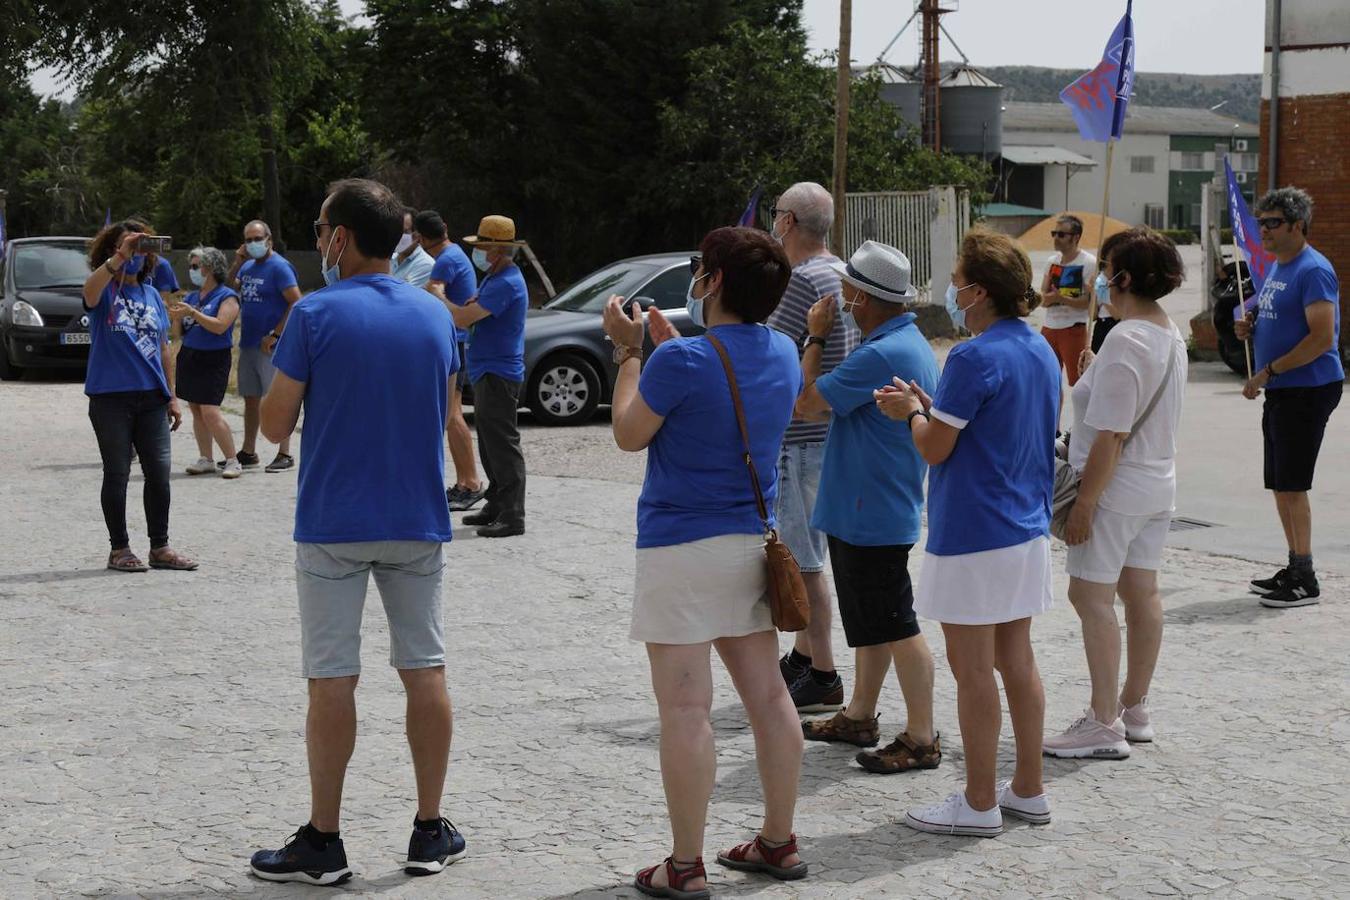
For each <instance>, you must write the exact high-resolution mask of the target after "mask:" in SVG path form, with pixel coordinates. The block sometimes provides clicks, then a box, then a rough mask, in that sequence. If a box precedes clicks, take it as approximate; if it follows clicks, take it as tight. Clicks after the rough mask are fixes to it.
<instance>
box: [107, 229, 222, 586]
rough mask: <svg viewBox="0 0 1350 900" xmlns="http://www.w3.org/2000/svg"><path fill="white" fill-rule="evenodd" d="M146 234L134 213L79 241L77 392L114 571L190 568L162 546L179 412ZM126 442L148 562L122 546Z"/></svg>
mask: <svg viewBox="0 0 1350 900" xmlns="http://www.w3.org/2000/svg"><path fill="white" fill-rule="evenodd" d="M150 235H151V230H150V227H149V226H148V225H146V224H145V223H144V222H140V221H137V220H135V219H128V220H126V221H124V222H118V223H116V224H114V225H109V226H107V227H105V228H104V229H103V230H102V231H100V232H99V233H98V234H97V235H96V236H95V237H94V239H93V241H91V242H90V245H89V264H90V266H91V267H92V268H93V271H92V272H91V273H90V275H89V278H88V279H86V280H85V283H84V292H83V293H84V307H85V309H86V310H88V311H89V335H90V347H89V368H88V371H87V374H86V375H85V381H84V392H85V394H87V395H88V396H89V420H90V422H92V423H93V426H94V434H95V435H96V436H97V437H98V449H99V454H100V455H101V456H102V457H103V490H102V494H101V496H100V500H101V502H102V506H103V520H104V522H105V523H106V524H107V527H108V538H109V542H110V543H111V544H112V551H111V552H110V553H109V554H108V568H109V569H112V570H113V571H116V572H144V571H146V569H147V568H155V569H179V570H184V571H191V570H193V569H196V568H197V563H195V562H194V561H192V560H191V559H188V558H187V557H186V556H183V555H182V554H180V553H178V552H177V551H175V550H174V549H173V548H172V547H170V546H169V466H170V455H169V432H170V431H171V430H177V428H178V426H179V425H181V424H182V422H183V413H182V412H181V411H180V409H179V408H178V401H177V399H175V398H174V394H173V368H172V366H170V365H168V363H167V359H168V353H169V313H168V310H166V309H165V308H164V301H163V300H162V299H161V298H160V296H159V292H158V291H156V290H155V289H154V287H153V286H151V285H150V284H149V283H148V282H149V279H150V276H151V274H152V273H153V272H154V270H155V262H156V259H157V257H156V255H155V254H154V253H152V252H151V253H147V252H145V250H143V249H142V240H143V239H144V238H146V237H148V236H150ZM170 422H172V426H170ZM132 448H135V450H136V451H137V453H138V454H139V455H140V461H141V471H142V472H143V473H144V474H145V498H144V499H145V519H146V525H147V526H148V530H149V532H150V535H149V536H150V565H149V566H146V564H145V563H143V562H141V560H140V558H139V557H137V556H136V554H135V553H133V552H132V550H131V540H130V538H129V537H128V536H127V479H128V478H129V477H130V475H131V451H132Z"/></svg>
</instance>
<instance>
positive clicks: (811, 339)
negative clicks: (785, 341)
mask: <svg viewBox="0 0 1350 900" xmlns="http://www.w3.org/2000/svg"><path fill="white" fill-rule="evenodd" d="M812 344H819V345H820V349H822V350H824V349H825V338H823V337H817V336H816V335H814V334H808V335H807V336H806V340H805V341H804V342H803V344H802V347H803V348H805V347H810V346H811V345H812Z"/></svg>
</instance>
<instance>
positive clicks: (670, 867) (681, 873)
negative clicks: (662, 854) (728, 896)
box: [633, 856, 712, 900]
mask: <svg viewBox="0 0 1350 900" xmlns="http://www.w3.org/2000/svg"><path fill="white" fill-rule="evenodd" d="M662 865H664V866H665V867H666V883H665V885H664V886H663V887H657V886H656V885H654V884H652V876H653V875H655V874H656V870H657V869H659V868H661V866H660V865H656V866H652V867H650V868H647V869H643V870H642V871H641V872H638V873H637V877H636V878H634V879H633V887H635V888H637V889H638V890H639V891H641V892H642V893H644V894H646V895H647V896H648V897H669V898H671V900H711V898H712V892H711V891H709V890H708V889H707V888H700V889H698V890H696V891H686V890H685V889H684V886H685V885H686V884H688V883H689V882H690V881H692V880H693V879H695V878H703V879H707V877H708V871H707V870H706V869H704V868H703V857H701V856H700V857H699V858H698V859H696V860H694V861H693V862H692V863H690V864H689V865H688V866H687V867H686V868H683V869H677V868H675V857H673V856H667V857H666V861H665V862H664V863H662Z"/></svg>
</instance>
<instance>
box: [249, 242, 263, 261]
mask: <svg viewBox="0 0 1350 900" xmlns="http://www.w3.org/2000/svg"><path fill="white" fill-rule="evenodd" d="M244 251H245V252H246V253H248V255H249V256H251V257H253V258H254V259H262V258H263V257H264V256H266V255H267V241H245V242H244Z"/></svg>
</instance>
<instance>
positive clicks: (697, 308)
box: [684, 272, 708, 328]
mask: <svg viewBox="0 0 1350 900" xmlns="http://www.w3.org/2000/svg"><path fill="white" fill-rule="evenodd" d="M707 277H708V274H707V273H706V272H705V273H703V274H702V275H700V276H698V277H697V278H692V279H690V281H689V287H688V288H687V289H686V290H685V292H684V308H685V309H686V310H687V311H688V312H689V321H690V322H693V323H694V327H695V328H706V327H707V326H706V325H705V324H704V322H703V298H702V297H695V296H694V285H696V284H698V283H699V282H700V281H702V280H703V279H704V278H707Z"/></svg>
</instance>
